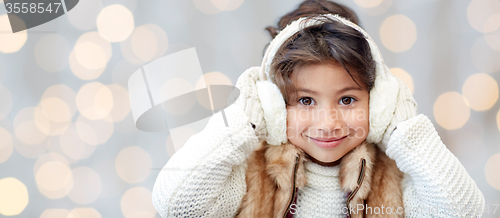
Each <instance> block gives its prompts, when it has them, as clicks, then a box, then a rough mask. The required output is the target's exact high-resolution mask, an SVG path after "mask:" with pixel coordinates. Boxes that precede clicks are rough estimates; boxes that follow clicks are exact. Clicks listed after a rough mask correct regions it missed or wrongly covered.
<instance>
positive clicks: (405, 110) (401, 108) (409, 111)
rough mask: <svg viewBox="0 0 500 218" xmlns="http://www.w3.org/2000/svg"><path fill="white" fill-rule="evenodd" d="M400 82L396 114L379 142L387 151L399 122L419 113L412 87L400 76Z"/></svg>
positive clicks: (381, 147)
mask: <svg viewBox="0 0 500 218" xmlns="http://www.w3.org/2000/svg"><path fill="white" fill-rule="evenodd" d="M396 79H397V80H398V82H399V94H398V101H397V105H396V109H395V111H394V116H393V117H392V119H391V122H390V123H389V125H388V126H387V129H386V130H385V133H384V136H383V137H382V141H381V142H380V143H379V144H378V146H379V147H380V149H382V150H383V151H385V150H386V149H387V144H388V143H389V139H390V138H391V134H392V132H393V131H394V130H395V129H396V126H397V125H398V123H400V122H403V121H405V120H408V119H409V118H412V117H414V116H416V115H417V108H418V105H417V102H416V101H415V99H413V96H412V94H411V91H410V89H409V88H408V86H406V84H405V83H404V82H403V81H402V80H401V79H399V78H396Z"/></svg>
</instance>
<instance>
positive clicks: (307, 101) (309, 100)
mask: <svg viewBox="0 0 500 218" xmlns="http://www.w3.org/2000/svg"><path fill="white" fill-rule="evenodd" d="M299 102H300V103H301V104H303V105H306V106H309V105H312V104H313V102H314V100H313V99H312V98H309V97H304V98H301V99H299Z"/></svg>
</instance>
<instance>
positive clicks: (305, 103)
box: [287, 63, 370, 165]
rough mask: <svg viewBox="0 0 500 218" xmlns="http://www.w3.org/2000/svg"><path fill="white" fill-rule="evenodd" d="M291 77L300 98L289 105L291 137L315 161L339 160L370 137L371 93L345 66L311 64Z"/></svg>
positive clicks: (288, 134) (288, 115)
mask: <svg viewBox="0 0 500 218" xmlns="http://www.w3.org/2000/svg"><path fill="white" fill-rule="evenodd" d="M351 73H352V74H353V75H355V72H352V71H351ZM291 79H292V82H293V84H294V86H295V88H296V90H297V95H296V96H297V98H295V99H293V100H290V103H289V106H287V136H288V140H290V142H291V143H292V144H294V145H295V146H297V147H299V148H301V149H302V150H304V151H305V152H306V153H307V154H308V155H309V156H310V157H311V158H313V161H315V162H318V163H320V164H326V165H327V164H328V163H332V162H334V161H337V160H339V159H340V158H341V157H343V156H344V155H345V154H347V153H348V152H349V151H350V150H352V149H353V148H355V147H356V146H358V145H359V144H361V143H362V142H363V141H364V140H365V139H366V136H367V135H368V130H369V122H368V120H369V117H368V116H369V113H368V102H369V98H370V95H369V93H368V92H367V91H365V90H364V89H362V88H361V87H359V86H358V85H357V84H356V82H354V80H353V79H352V78H351V77H350V76H349V74H348V73H347V71H346V70H345V69H344V68H343V67H342V66H340V65H339V64H337V63H328V64H325V63H321V64H314V65H307V66H305V67H302V68H301V69H300V70H297V71H295V72H294V73H293V74H292V78H291Z"/></svg>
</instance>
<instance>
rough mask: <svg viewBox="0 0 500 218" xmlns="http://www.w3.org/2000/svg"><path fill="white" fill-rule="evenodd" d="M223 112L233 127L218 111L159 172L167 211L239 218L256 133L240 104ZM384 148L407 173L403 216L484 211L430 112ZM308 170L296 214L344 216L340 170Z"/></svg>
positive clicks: (156, 201)
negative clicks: (443, 141)
mask: <svg viewBox="0 0 500 218" xmlns="http://www.w3.org/2000/svg"><path fill="white" fill-rule="evenodd" d="M225 114H226V116H227V121H228V124H229V127H226V126H225V124H224V120H223V117H222V115H221V113H217V114H215V115H214V116H213V117H212V118H210V121H209V123H208V124H207V126H206V128H205V129H204V130H203V131H201V132H200V133H198V134H196V135H194V136H193V137H191V138H190V139H189V140H188V141H187V143H186V144H185V145H184V147H183V148H182V149H180V150H179V151H178V152H177V153H176V154H175V155H173V156H172V157H171V159H170V160H169V162H168V163H167V164H166V165H165V167H164V168H163V170H162V171H161V172H160V174H159V175H158V178H157V180H156V183H155V185H154V188H153V205H154V207H155V208H156V210H158V212H159V214H160V215H161V216H162V217H217V218H219V217H234V215H235V213H236V209H237V208H238V206H239V204H240V203H241V200H242V198H243V196H244V194H245V192H246V182H245V170H246V167H247V163H246V161H247V158H248V157H249V155H250V153H251V152H252V151H253V149H255V147H256V146H257V144H258V139H257V137H256V136H255V133H254V130H253V129H252V127H251V126H250V124H248V118H247V116H246V115H245V114H244V112H243V111H242V110H241V109H240V108H238V107H237V106H236V105H231V106H229V107H228V108H226V109H225ZM386 153H387V155H388V156H389V157H390V158H392V159H394V160H395V161H396V163H397V166H398V168H399V169H401V171H402V172H403V173H404V174H405V175H404V179H403V181H402V183H403V184H402V189H403V202H404V206H405V217H478V216H480V215H481V214H482V210H483V208H484V197H483V195H482V193H481V191H480V190H479V189H478V188H477V186H476V184H475V182H474V181H473V180H472V178H471V177H470V176H469V174H468V173H467V172H466V170H465V169H464V167H463V166H462V165H461V164H460V162H459V161H458V159H457V158H456V157H455V156H454V155H453V154H452V153H451V152H450V151H449V150H448V149H447V148H446V146H445V145H444V144H443V143H442V141H441V139H440V138H439V136H438V134H437V132H436V130H435V129H434V126H433V125H432V123H431V121H430V120H429V119H428V118H427V117H426V116H425V115H422V114H421V115H418V116H416V117H413V118H411V119H409V120H407V121H405V122H402V123H399V124H398V125H397V130H395V131H394V133H393V134H392V137H391V139H390V141H389V143H388V146H387V150H386ZM306 169H307V170H306V175H307V182H308V185H307V186H306V187H305V188H304V189H302V190H300V191H299V192H298V197H297V210H296V211H297V212H298V213H296V214H295V217H345V215H342V214H341V213H340V211H334V210H331V209H330V208H336V207H341V205H344V204H345V201H346V196H345V193H342V191H341V190H340V182H339V181H338V168H335V167H330V168H328V167H322V166H319V165H316V164H312V163H308V164H307V165H306ZM447 208H448V210H446V209H447ZM311 210H312V211H313V212H310V213H307V212H309V211H311ZM300 211H304V213H300ZM333 214H339V215H337V216H333Z"/></svg>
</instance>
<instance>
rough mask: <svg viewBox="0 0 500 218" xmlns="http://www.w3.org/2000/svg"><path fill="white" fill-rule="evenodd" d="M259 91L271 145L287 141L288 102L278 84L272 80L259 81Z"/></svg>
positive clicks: (268, 141) (268, 139)
mask: <svg viewBox="0 0 500 218" xmlns="http://www.w3.org/2000/svg"><path fill="white" fill-rule="evenodd" d="M257 91H258V93H259V99H260V103H261V105H262V110H263V111H264V120H265V121H266V128H267V138H266V141H267V143H268V144H270V145H281V144H283V143H286V141H287V140H288V137H287V135H286V116H287V115H286V104H285V100H284V99H283V95H282V94H281V92H280V90H279V89H278V86H276V84H274V83H272V82H271V81H267V80H266V81H257Z"/></svg>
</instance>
